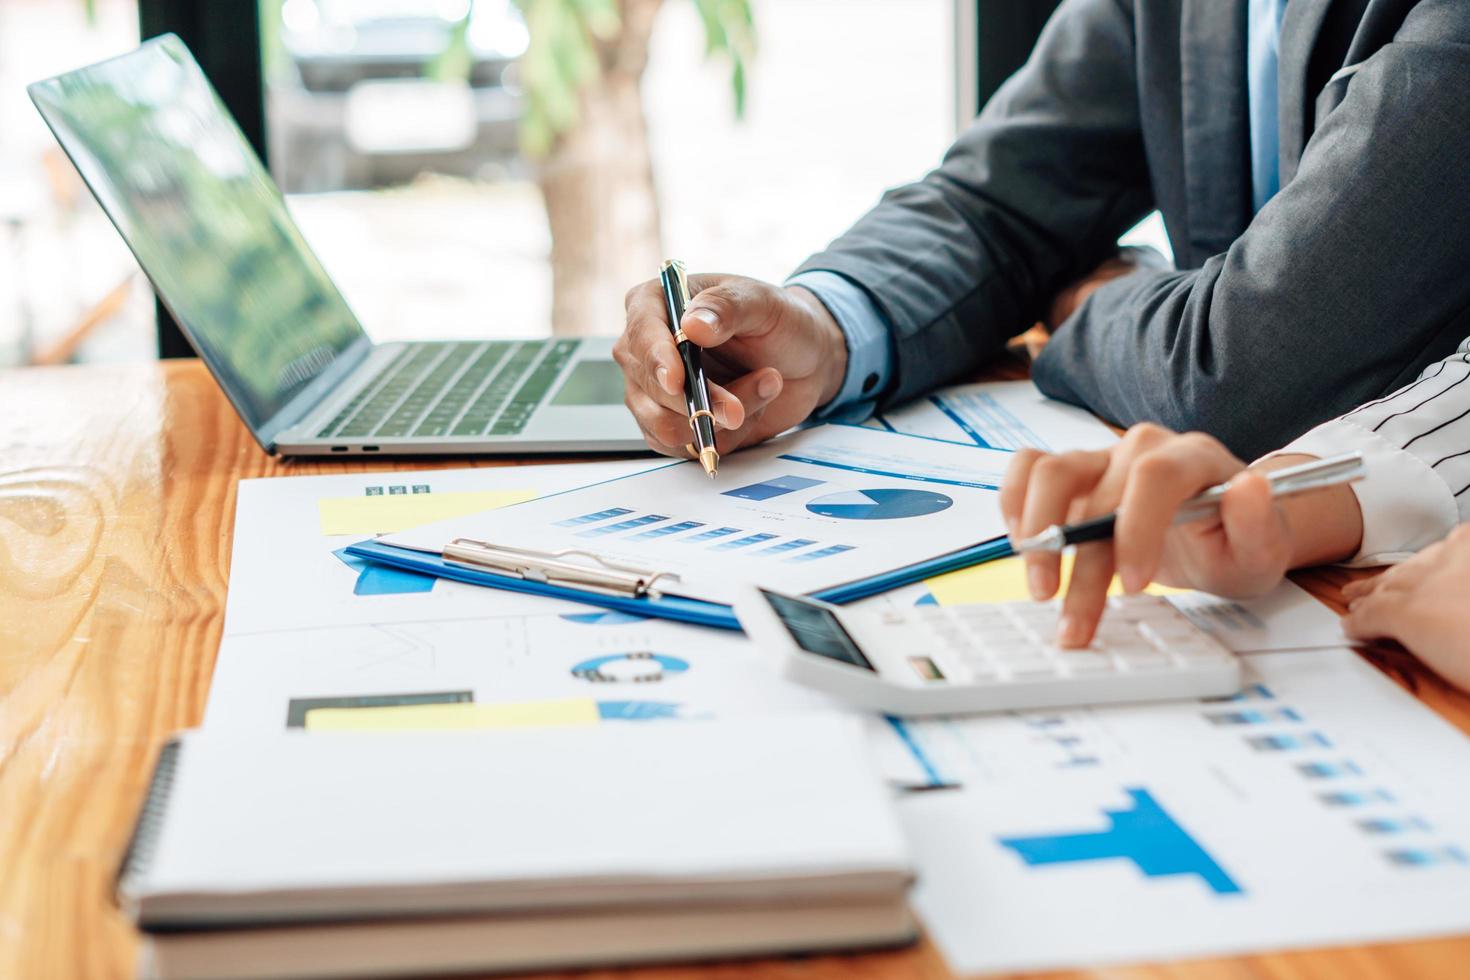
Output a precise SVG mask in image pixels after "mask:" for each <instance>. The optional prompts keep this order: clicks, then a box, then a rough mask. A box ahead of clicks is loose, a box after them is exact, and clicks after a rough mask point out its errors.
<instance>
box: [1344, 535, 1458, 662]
mask: <svg viewBox="0 0 1470 980" xmlns="http://www.w3.org/2000/svg"><path fill="white" fill-rule="evenodd" d="M1343 595H1344V596H1345V597H1346V598H1347V599H1348V614H1347V618H1346V619H1344V620H1343V630H1344V632H1346V633H1347V635H1348V636H1350V637H1352V638H1353V639H1356V640H1375V639H1385V638H1386V639H1391V640H1397V641H1398V642H1399V643H1401V644H1403V645H1404V646H1405V647H1406V648H1407V649H1408V650H1409V652H1410V653H1413V654H1414V655H1415V656H1417V657H1418V658H1419V659H1420V660H1422V661H1423V662H1424V663H1425V664H1427V665H1428V666H1429V667H1431V668H1433V670H1434V671H1435V672H1436V673H1438V674H1439V675H1440V676H1441V677H1443V678H1444V679H1445V680H1447V681H1449V682H1450V683H1452V684H1454V685H1456V686H1457V687H1460V688H1463V689H1465V690H1470V524H1461V525H1460V526H1459V527H1457V528H1456V529H1455V530H1454V531H1453V532H1451V534H1450V536H1449V537H1448V538H1446V539H1445V540H1444V541H1441V542H1440V543H1438V544H1435V545H1431V546H1430V547H1428V548H1425V549H1424V550H1423V551H1421V552H1419V554H1417V555H1415V556H1414V557H1413V558H1411V559H1410V560H1408V561H1406V562H1404V563H1403V564H1402V565H1395V566H1394V567H1393V568H1390V569H1389V570H1388V571H1386V572H1384V573H1383V574H1381V575H1378V576H1376V577H1375V578H1371V579H1365V580H1363V581H1361V582H1354V583H1352V584H1351V585H1349V586H1348V587H1347V588H1346V589H1344V590H1343Z"/></svg>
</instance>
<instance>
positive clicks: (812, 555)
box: [786, 544, 853, 561]
mask: <svg viewBox="0 0 1470 980" xmlns="http://www.w3.org/2000/svg"><path fill="white" fill-rule="evenodd" d="M852 550H853V546H852V545H850V544H832V545H828V546H827V547H825V548H818V549H817V550H816V551H808V552H807V553H806V554H804V555H795V556H793V557H791V558H788V559H786V560H787V561H816V560H817V559H818V558H830V557H832V556H833V555H840V554H842V553H843V552H844V551H852Z"/></svg>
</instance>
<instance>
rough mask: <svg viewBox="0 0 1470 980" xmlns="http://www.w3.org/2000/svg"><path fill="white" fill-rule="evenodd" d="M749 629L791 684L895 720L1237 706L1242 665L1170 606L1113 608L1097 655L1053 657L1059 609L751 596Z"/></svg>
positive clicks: (1095, 644)
mask: <svg viewBox="0 0 1470 980" xmlns="http://www.w3.org/2000/svg"><path fill="white" fill-rule="evenodd" d="M735 611H736V615H737V616H738V617H739V619H740V624H741V626H743V627H744V629H745V632H746V633H747V634H748V635H749V636H750V638H751V639H752V640H753V641H755V642H756V643H757V644H759V645H760V647H761V648H762V649H763V650H767V651H772V652H776V653H777V654H778V655H779V656H780V658H781V660H782V662H783V667H784V670H785V673H786V675H787V676H788V677H790V678H791V679H792V680H795V681H798V682H799V683H802V684H804V685H807V686H809V687H813V688H816V689H819V690H822V691H825V692H827V693H828V694H831V695H833V696H835V697H837V698H838V699H840V700H842V701H845V702H847V703H849V704H852V705H855V706H857V707H861V708H867V709H871V710H875V711H881V712H884V713H887V714H893V715H908V716H915V715H947V714H969V713H976V712H986V711H1017V710H1026V709H1031V708H1054V707H1062V706H1067V705H1086V704H1106V703H1114V702H1120V701H1156V700H1164V699H1170V698H1198V697H1214V696H1225V695H1231V694H1235V693H1237V692H1238V691H1239V690H1240V662H1239V660H1238V659H1237V658H1236V656H1235V655H1234V654H1233V653H1231V652H1230V651H1229V650H1227V649H1226V648H1225V647H1224V646H1223V645H1222V644H1221V643H1220V642H1219V641H1218V640H1216V639H1215V638H1214V637H1212V636H1211V635H1210V634H1208V633H1206V632H1205V631H1204V630H1202V629H1200V628H1199V627H1198V626H1196V625H1195V624H1194V623H1192V622H1190V620H1189V619H1188V618H1187V617H1185V615H1184V614H1183V613H1181V612H1180V611H1179V610H1178V609H1176V608H1174V605H1173V604H1172V603H1170V602H1169V601H1168V600H1167V599H1165V598H1163V597H1161V596H1154V595H1147V594H1144V595H1138V596H1122V597H1114V598H1110V599H1109V600H1108V608H1107V612H1106V614H1105V615H1104V616H1103V620H1102V624H1101V625H1100V626H1099V627H1098V631H1097V635H1096V637H1094V639H1093V641H1092V643H1091V644H1090V645H1089V646H1087V647H1083V648H1080V649H1075V650H1074V649H1063V648H1060V647H1058V646H1056V645H1055V643H1054V638H1055V635H1056V628H1057V618H1058V616H1059V615H1060V613H1061V603H1060V601H1054V602H1005V603H977V604H973V605H951V606H938V605H916V606H913V607H911V608H907V609H899V608H882V607H874V606H859V607H857V608H839V607H837V606H833V605H830V604H828V603H825V602H820V601H818V600H815V599H811V598H808V597H806V596H797V595H787V594H784V593H780V592H773V591H771V590H769V589H761V588H754V589H749V590H747V591H746V593H745V594H743V595H742V597H741V599H740V601H739V602H737V603H736V607H735Z"/></svg>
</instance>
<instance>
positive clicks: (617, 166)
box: [539, 0, 662, 336]
mask: <svg viewBox="0 0 1470 980" xmlns="http://www.w3.org/2000/svg"><path fill="white" fill-rule="evenodd" d="M661 3H662V0H620V3H619V4H618V6H619V8H620V11H621V13H622V27H621V29H620V31H619V33H618V35H617V36H616V37H614V38H611V39H609V40H607V41H605V42H602V43H601V44H600V45H599V48H598V54H599V60H600V62H601V65H602V73H601V77H599V78H598V79H596V80H595V81H593V82H592V83H590V84H589V85H588V86H587V88H586V90H585V91H584V92H583V93H582V99H581V114H580V116H579V118H578V121H577V124H576V125H575V126H574V127H573V128H572V129H570V130H568V131H567V132H565V133H562V134H561V135H560V136H559V137H558V138H557V141H556V144H555V146H554V147H553V148H552V151H551V153H550V155H549V156H548V157H547V158H546V160H545V161H543V163H542V165H541V169H540V175H539V182H540V185H541V194H542V198H543V199H544V201H545V205H546V218H547V221H548V223H549V225H550V228H551V276H552V304H551V322H552V330H553V332H554V333H556V334H558V335H561V336H587V335H592V334H614V333H619V332H621V331H622V328H623V294H624V293H626V292H627V291H628V289H629V288H630V287H631V286H633V285H635V284H637V283H640V282H642V281H643V280H645V279H649V278H652V277H653V276H654V275H656V274H657V272H658V264H659V262H660V260H661V258H662V256H661V254H660V250H661V246H660V228H659V210H658V197H657V194H656V192H655V188H654V184H653V162H652V158H651V153H650V150H649V145H648V126H647V122H646V120H645V119H644V116H643V101H642V91H641V87H640V86H641V82H642V78H643V71H644V68H645V67H647V64H648V39H649V36H650V35H651V34H652V33H653V21H654V17H655V15H656V14H657V13H658V8H659V6H660V5H661Z"/></svg>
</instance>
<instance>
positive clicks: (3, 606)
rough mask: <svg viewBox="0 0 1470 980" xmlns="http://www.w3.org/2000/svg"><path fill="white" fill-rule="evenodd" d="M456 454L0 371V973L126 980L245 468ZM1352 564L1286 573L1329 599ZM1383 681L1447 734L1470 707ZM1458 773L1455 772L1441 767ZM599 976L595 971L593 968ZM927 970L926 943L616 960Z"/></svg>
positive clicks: (133, 379) (91, 372)
mask: <svg viewBox="0 0 1470 980" xmlns="http://www.w3.org/2000/svg"><path fill="white" fill-rule="evenodd" d="M425 465H430V466H436V465H437V466H447V465H454V466H464V465H466V463H465V462H464V461H462V460H456V461H452V462H443V461H436V462H431V463H427V464H426V463H424V462H422V461H410V462H400V463H394V462H391V461H389V460H368V461H362V462H348V461H345V460H332V461H330V462H328V463H282V462H280V461H279V460H275V459H272V458H270V457H268V456H266V455H265V454H264V453H263V452H261V451H260V449H259V447H257V446H256V445H255V443H254V442H253V441H252V439H251V437H250V435H249V433H248V432H247V431H246V430H245V429H244V427H243V426H241V425H240V423H239V422H238V420H237V419H236V418H235V415H234V413H233V412H232V411H231V410H230V408H229V406H228V405H227V404H226V402H225V400H224V398H223V397H222V396H221V395H220V394H219V391H218V389H217V388H216V387H215V385H214V383H213V381H212V380H211V379H210V378H209V376H208V375H207V374H206V373H205V372H204V370H203V369H202V368H201V367H200V366H199V365H198V364H197V363H194V362H174V363H168V364H159V365H152V364H149V365H136V366H127V367H89V368H37V369H28V370H22V371H16V372H10V373H0V977H7V978H9V977H14V978H52V977H123V976H130V975H131V974H132V969H133V968H132V964H133V958H134V955H135V953H136V947H137V941H136V938H135V936H134V933H133V931H132V929H131V928H130V927H129V926H128V924H127V923H126V922H125V921H124V920H123V918H122V916H121V915H119V913H118V912H117V911H116V909H115V908H114V907H113V905H112V902H111V885H112V876H113V872H114V869H115V867H116V864H117V860H118V856H119V854H120V853H121V851H122V849H123V847H124V846H125V844H126V841H127V836H128V833H129V830H130V828H131V825H132V819H133V814H134V811H135V809H136V807H137V804H138V801H139V799H140V798H141V796H142V793H143V789H144V784H145V781H146V780H147V778H148V774H149V772H150V770H151V766H152V762H153V758H154V755H155V753H156V752H157V750H158V748H159V746H160V744H161V743H162V741H163V740H164V738H165V737H166V736H167V735H168V734H169V733H170V732H172V731H174V730H176V729H180V728H187V727H190V726H193V725H197V724H198V723H199V721H200V719H201V718H202V717H203V714H204V704H205V695H206V693H207V691H208V687H209V679H210V673H211V671H212V669H213V666H214V657H215V650H216V647H217V646H218V643H219V638H220V628H221V623H222V619H223V611H224V599H225V587H226V583H227V581H228V578H229V554H230V550H229V549H230V530H231V523H232V521H233V519H234V513H235V482H236V480H238V479H240V478H241V477H255V476H274V475H281V474H310V473H323V472H333V473H339V472H343V471H345V470H350V469H357V470H365V469H395V468H396V469H408V468H420V467H423V466H425ZM1346 579H1347V574H1346V573H1343V572H1339V571H1322V572H1316V573H1311V574H1308V575H1304V576H1302V577H1301V581H1302V582H1303V584H1304V585H1306V586H1307V587H1308V588H1310V589H1311V590H1312V591H1313V592H1315V593H1316V594H1317V595H1319V596H1321V597H1323V598H1324V599H1326V600H1327V601H1329V602H1331V603H1333V604H1338V588H1339V586H1340V585H1341V584H1342V583H1343V582H1344V581H1346ZM1388 666H1389V667H1391V668H1393V669H1392V670H1391V671H1390V672H1391V673H1393V674H1394V675H1395V677H1396V678H1397V679H1399V680H1400V682H1401V683H1404V684H1405V685H1406V686H1409V687H1410V689H1411V690H1414V691H1415V692H1416V693H1417V694H1418V695H1419V696H1420V697H1421V698H1423V699H1424V700H1425V701H1426V702H1427V703H1428V704H1430V705H1431V706H1433V708H1434V709H1435V710H1436V711H1438V712H1440V713H1441V714H1443V715H1444V716H1445V717H1447V718H1449V719H1450V720H1451V721H1453V722H1454V723H1455V724H1456V725H1458V726H1459V727H1460V728H1461V729H1462V730H1465V731H1470V699H1467V698H1466V697H1465V696H1463V695H1460V694H1458V693H1456V692H1453V691H1451V690H1448V689H1446V688H1445V686H1444V685H1443V684H1441V683H1440V682H1439V681H1438V680H1436V679H1435V678H1433V677H1431V676H1429V675H1427V674H1425V673H1423V672H1422V671H1419V670H1417V669H1416V667H1415V665H1414V664H1413V663H1412V661H1402V662H1395V663H1393V664H1389V665H1388ZM1446 776H1447V778H1464V774H1463V773H1460V774H1453V776H1452V774H1448V773H1447V774H1446ZM1467 964H1470V937H1464V938H1460V939H1454V940H1444V941H1437V942H1424V943H1403V944H1397V945H1380V946H1372V947H1362V948H1354V949H1333V950H1323V951H1312V952H1301V953H1288V954H1277V955H1267V956H1247V957H1240V958H1238V959H1230V960H1219V961H1210V962H1192V963H1180V964H1170V965H1166V966H1146V967H1138V968H1132V969H1108V970H1106V971H1100V972H1099V973H1098V975H1099V976H1101V975H1106V976H1108V977H1150V978H1158V977H1176V976H1177V977H1210V978H1214V977H1226V976H1228V977H1232V978H1238V977H1272V978H1283V977H1337V976H1347V975H1351V976H1353V977H1355V978H1359V980H1362V978H1369V977H1385V978H1388V977H1394V978H1397V977H1407V976H1414V977H1423V976H1430V975H1435V974H1438V975H1443V976H1449V975H1452V974H1453V975H1458V976H1464V975H1465V972H1466V970H1467V969H1470V967H1467ZM600 975H602V976H608V974H607V973H602V974H600ZM617 975H618V976H620V977H629V978H634V980H675V978H680V980H684V978H700V980H716V978H734V977H747V976H754V977H757V978H771V980H775V978H797V977H800V978H802V980H826V978H833V980H835V978H838V977H842V978H849V977H859V978H860V977H871V978H880V977H881V978H890V977H893V978H939V977H947V976H949V972H948V970H947V969H946V967H945V965H944V962H943V959H942V958H941V957H940V955H939V954H938V952H937V951H936V950H935V948H934V947H933V946H932V945H930V944H928V943H924V944H921V945H919V946H917V947H915V948H914V949H911V950H904V951H900V952H895V953H885V954H877V955H868V956H829V957H817V958H805V959H792V960H777V961H768V962H761V963H755V964H753V963H737V964H725V965H718V966H698V967H672V968H660V969H645V970H631V971H625V972H620V973H618V974H617Z"/></svg>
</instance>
